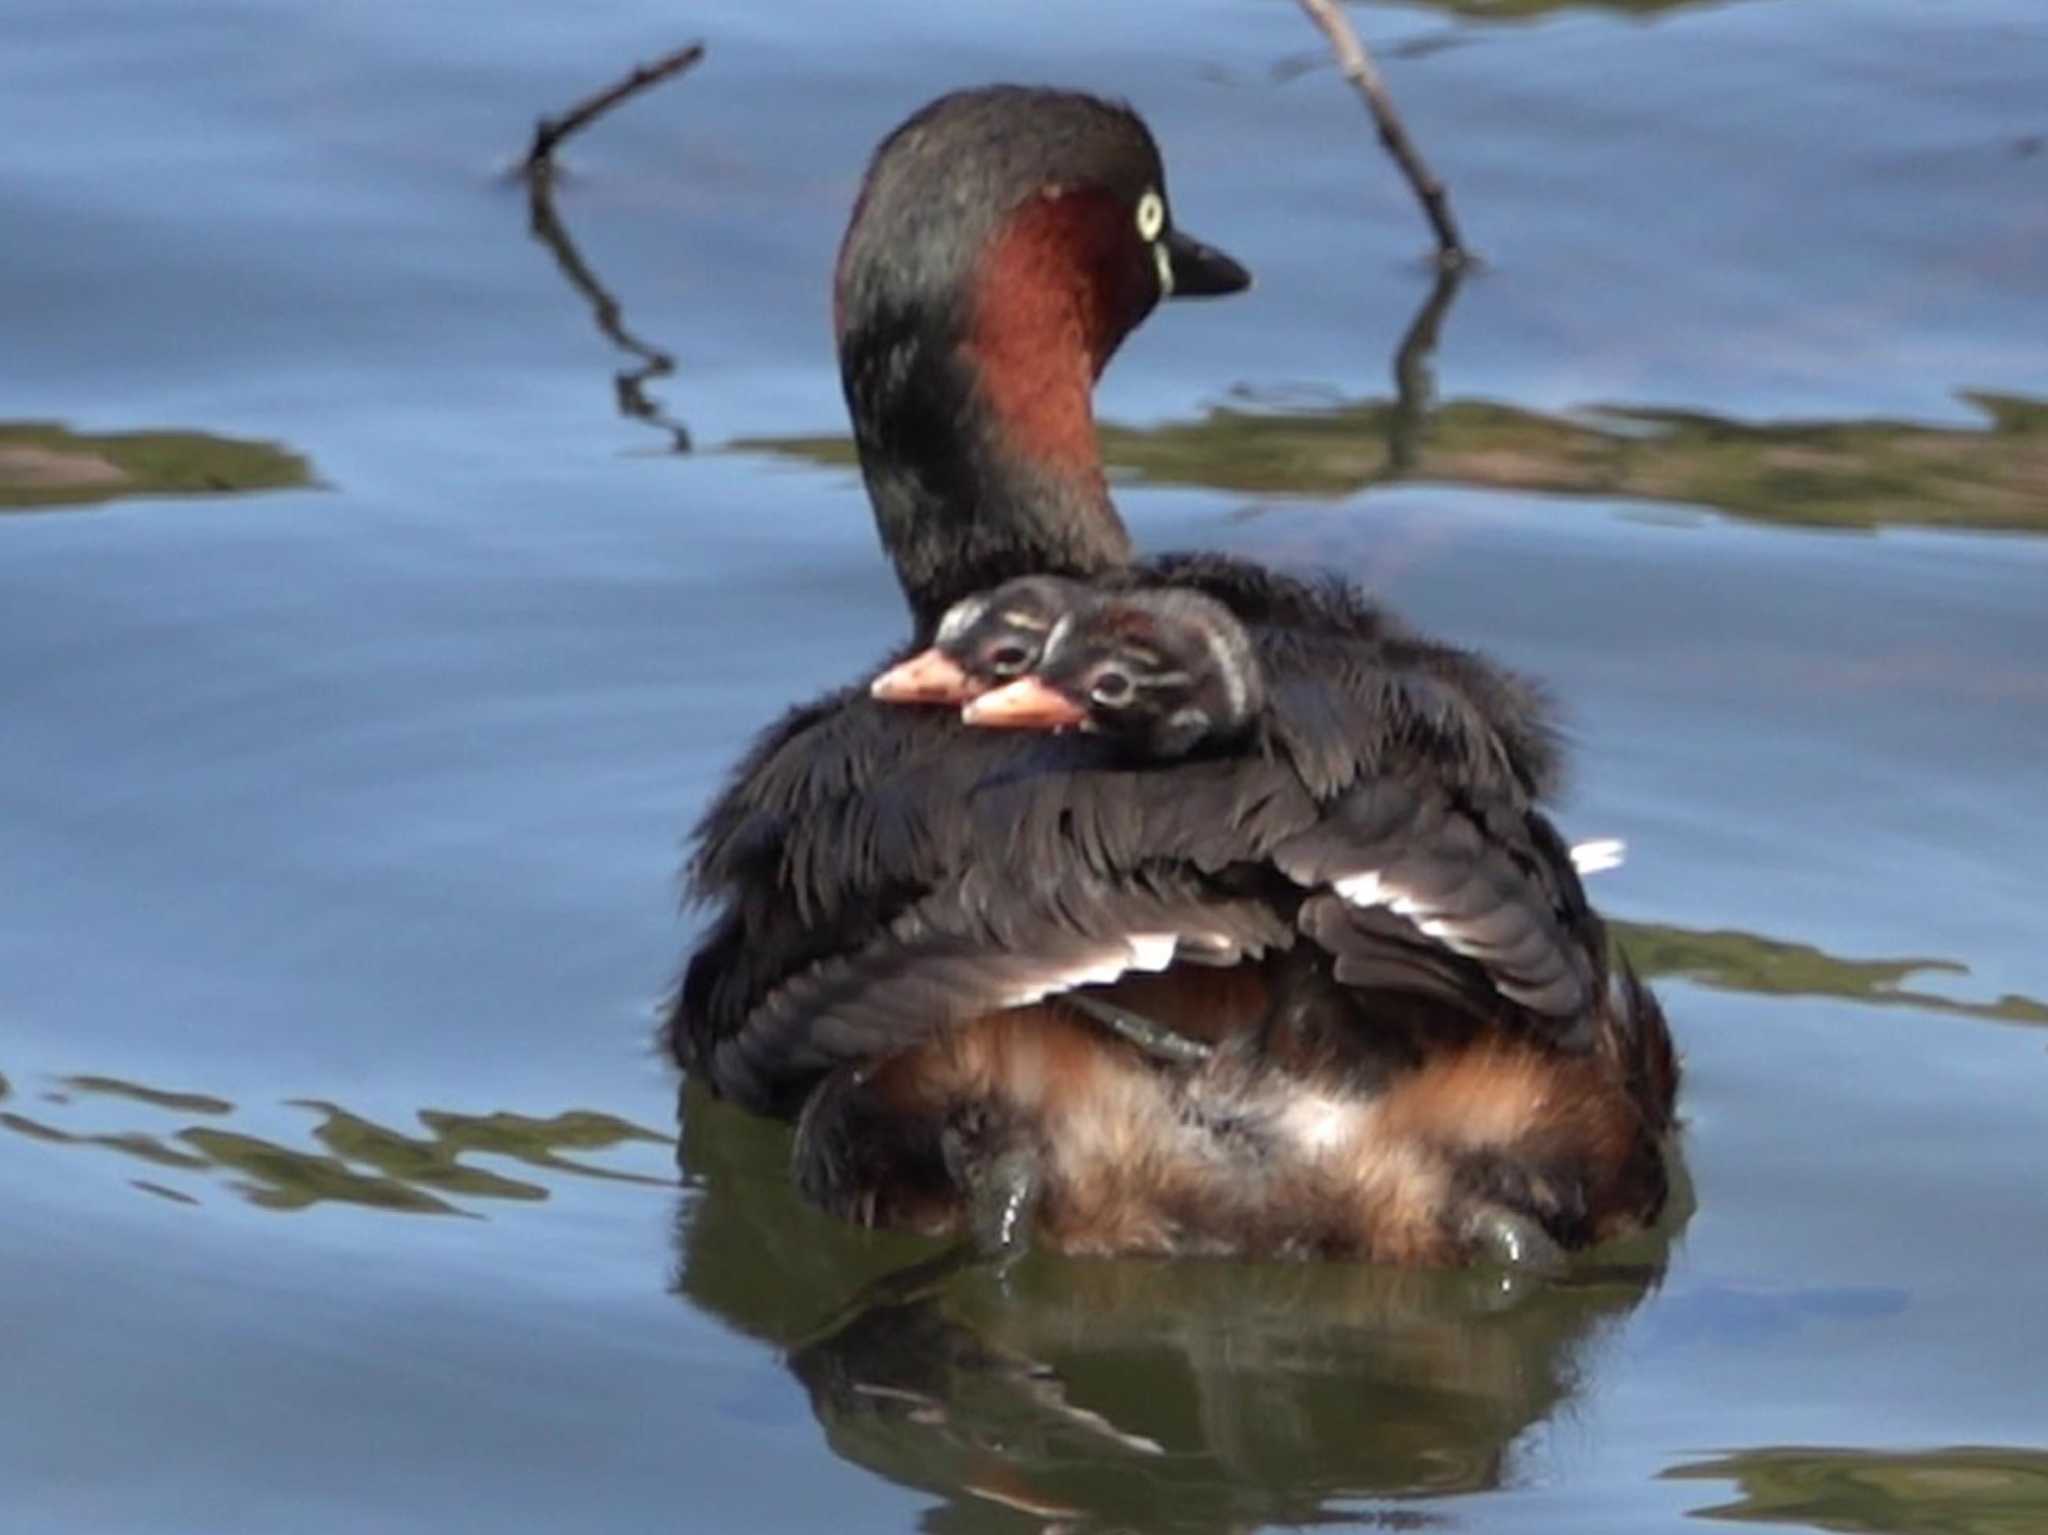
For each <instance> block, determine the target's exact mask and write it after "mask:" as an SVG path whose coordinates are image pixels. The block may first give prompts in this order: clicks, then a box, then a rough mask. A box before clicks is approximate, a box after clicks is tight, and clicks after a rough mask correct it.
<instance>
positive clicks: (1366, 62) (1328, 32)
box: [1301, 0, 1471, 268]
mask: <svg viewBox="0 0 2048 1535" xmlns="http://www.w3.org/2000/svg"><path fill="white" fill-rule="evenodd" d="M1301 8H1302V9H1303V10H1304V11H1307V12H1308V15H1309V20H1311V21H1313V22H1314V23H1315V24H1316V25H1317V26H1318V27H1320V28H1322V31H1323V36H1325V37H1327V38H1328V39H1329V40H1330V51H1331V52H1332V53H1334V54H1335V55H1336V56H1337V67H1338V68H1339V69H1341V70H1343V71H1344V78H1345V79H1347V80H1349V81H1350V82H1351V83H1352V84H1353V85H1355V86H1357V87H1358V94H1359V95H1360V96H1362V97H1364V98H1365V105H1366V109H1367V110H1368V111H1370V112H1371V113H1372V120H1373V122H1374V123H1375V124H1376V125H1377V126H1378V128H1379V131H1380V143H1382V144H1383V145H1385V146H1386V150H1387V153H1388V154H1390V155H1392V156H1393V157H1394V163H1395V164H1396V165H1398V166H1400V167H1401V174H1402V175H1404V176H1406V177H1407V178H1408V185H1409V186H1411V187H1413V188H1414V189H1415V196H1416V200H1417V201H1419V202H1420V203H1421V204H1422V211H1423V214H1424V215H1425V216H1426V217H1427V218H1428V219H1429V226H1430V228H1431V229H1433V230H1435V231H1436V259H1437V264H1438V265H1439V266H1443V267H1447V268H1448V267H1461V266H1463V265H1465V264H1466V262H1468V261H1469V260H1471V255H1470V253H1469V252H1468V251H1467V250H1466V249H1465V243H1464V241H1463V240H1461V239H1460V238H1459V236H1458V226H1457V223H1456V221H1455V220H1453V219H1452V217H1451V199H1450V194H1449V193H1448V192H1447V191H1445V189H1444V184H1443V183H1442V182H1441V181H1439V180H1437V178H1436V175H1435V173H1434V172H1432V171H1431V170H1430V168H1429V167H1428V166H1427V165H1425V164H1423V162H1422V155H1421V153H1420V152H1419V151H1418V150H1417V149H1416V147H1415V141H1414V140H1413V139H1411V138H1409V137H1408V130H1407V128H1405V127H1404V126H1402V123H1401V114H1400V113H1399V112H1397V111H1395V110H1394V98H1393V97H1392V96H1390V95H1388V94H1387V83H1386V81H1384V80H1382V79H1381V78H1380V72H1379V70H1378V69H1376V68H1374V67H1373V62H1372V56H1371V55H1370V54H1368V53H1367V52H1366V51H1365V44H1364V43H1362V42H1360V41H1359V40H1358V34H1357V33H1356V32H1354V31H1353V30H1352V29H1351V23H1350V22H1349V21H1348V20H1346V19H1345V16H1344V13H1343V12H1342V11H1340V10H1338V9H1337V6H1336V4H1335V3H1334V0H1301Z"/></svg>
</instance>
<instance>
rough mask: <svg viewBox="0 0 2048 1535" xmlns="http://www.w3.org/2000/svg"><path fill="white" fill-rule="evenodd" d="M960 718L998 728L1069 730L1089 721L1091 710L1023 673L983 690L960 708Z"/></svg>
mask: <svg viewBox="0 0 2048 1535" xmlns="http://www.w3.org/2000/svg"><path fill="white" fill-rule="evenodd" d="M960 718H961V719H962V720H963V721H965V722H966V723H967V724H969V725H984V726H991V727H994V728H996V729H998V730H1067V729H1070V728H1072V727H1073V726H1076V725H1080V724H1084V723H1086V721H1087V719H1088V711H1087V710H1086V709H1084V708H1082V707H1081V706H1080V705H1079V704H1077V703H1075V702H1074V701H1073V699H1071V698H1069V697H1067V695H1066V694H1064V693H1062V692H1060V691H1059V690H1058V689H1057V688H1049V687H1047V686H1046V685H1045V684H1044V683H1042V682H1040V681H1039V680H1038V679H1037V678H1036V677H1020V678H1018V679H1017V680H1016V681H1015V682H1012V683H1010V684H1008V685H1007V686H1004V687H999V688H997V689H996V690H995V691H994V692H993V693H984V694H982V695H981V696H980V697H979V698H977V699H975V700H974V702H973V703H971V704H969V705H968V706H967V707H966V708H964V709H962V710H961V711H960Z"/></svg>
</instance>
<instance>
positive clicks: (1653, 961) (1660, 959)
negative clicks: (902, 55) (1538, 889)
mask: <svg viewBox="0 0 2048 1535" xmlns="http://www.w3.org/2000/svg"><path fill="white" fill-rule="evenodd" d="M1609 927H1610V928H1611V930H1612V931H1613V934H1614V938H1615V942H1616V943H1617V944H1619V945H1620V947H1621V950H1622V952H1623V953H1625V954H1626V955H1627V956H1628V958H1629V962H1630V963H1631V964H1633V965H1634V966H1635V967H1636V969H1637V971H1638V972H1639V973H1641V974H1642V975H1644V976H1646V977H1649V978H1652V979H1654V978H1656V977H1659V976H1671V977H1674V978H1677V979H1682V980H1688V981H1693V982H1695V983H1697V984H1699V985H1701V986H1711V987H1713V988H1715V989H1716V990H1719V991H1746V992H1751V993H1754V994H1757V995H1762V996H1779V997H1842V998H1846V999H1847V1000H1849V1001H1852V1002H1860V1003H1864V1004H1866V1005H1868V1006H1871V1007H1910V1008H1917V1009H1919V1010H1921V1011H1923V1012H1930V1013H1948V1014H1953V1015H1955V1016H1957V1017H1963V1018H1980V1019H1983V1020H1985V1021H1986V1022H1990V1023H2020V1024H2036V1025H2042V1024H2048V1003H2042V1002H2039V1001H2036V1000H2035V999H2034V998H2032V997H2023V996H2020V995H2018V994H2016V993H2010V992H2009V993H2007V994H2006V995H2004V996H2002V997H1999V998H1997V999H1996V1000H1995V1001H1990V1002H1968V1001H1962V1000H1959V999H1957V998H1954V997H1945V996H1942V995H1940V994H1939V993H1936V992H1931V991H1925V990H1917V989H1915V988H1913V987H1911V986H1909V985H1908V984H1907V982H1909V981H1910V980H1911V979H1912V978H1913V977H1914V976H1917V975H1950V976H1965V975H1968V974H1969V973H1970V970H1969V966H1967V965H1963V964H1959V963H1957V962H1956V961H1955V960H1952V959H1928V958H1922V957H1919V956H1909V957H1906V958H1901V959H1844V958H1841V957H1839V956H1837V955H1833V954H1828V953H1826V952H1824V951H1822V950H1820V949H1817V948H1815V947H1813V946H1812V945H1811V944H1805V943H1790V942H1787V941H1786V940H1784V939H1782V938H1766V937H1764V936H1763V935H1762V934H1760V933H1744V932H1738V931H1736V930H1733V929H1717V930H1709V931H1697V930H1693V929H1689V928H1682V927H1670V926H1667V925H1665V924H1662V923H1656V922H1619V921H1617V922H1612V923H1610V924H1609Z"/></svg>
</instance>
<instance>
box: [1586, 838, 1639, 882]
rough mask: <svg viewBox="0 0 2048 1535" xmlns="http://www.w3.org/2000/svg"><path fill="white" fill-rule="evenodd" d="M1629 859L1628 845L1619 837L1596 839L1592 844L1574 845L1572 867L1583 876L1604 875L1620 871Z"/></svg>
mask: <svg viewBox="0 0 2048 1535" xmlns="http://www.w3.org/2000/svg"><path fill="white" fill-rule="evenodd" d="M1627 857H1628V844H1627V843H1626V842H1624V841H1622V840H1621V838H1619V837H1596V838H1594V839H1593V840H1592V841H1591V842H1574V843H1573V844H1572V867H1573V868H1574V869H1577V870H1578V871H1579V872H1580V873H1581V874H1604V873H1606V872H1607V871H1608V870H1609V869H1618V868H1620V867H1621V865H1622V861H1623V860H1624V859H1626V858H1627Z"/></svg>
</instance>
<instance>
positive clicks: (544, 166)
mask: <svg viewBox="0 0 2048 1535" xmlns="http://www.w3.org/2000/svg"><path fill="white" fill-rule="evenodd" d="M703 57H704V45H703V44H702V43H691V44H689V45H688V46H686V47H682V48H678V49H676V51H675V52H673V53H665V54H663V55H662V56H661V57H660V58H658V59H656V60H655V61H654V62H653V63H652V64H640V65H636V66H635V67H634V70H633V72H632V73H631V74H629V75H627V76H626V78H625V79H623V80H621V81H619V82H618V83H617V84H616V85H612V86H608V87H607V88H605V89H604V90H601V91H599V92H597V94H596V95H594V96H586V97H584V98H583V100H581V101H579V102H577V103H576V105H575V106H573V107H571V108H569V110H568V111H566V112H564V113H563V114H562V115H561V116H560V117H543V118H541V119H540V121H538V122H537V123H535V124H534V125H533V147H532V148H531V149H529V150H527V151H526V161H525V165H524V169H525V172H526V174H527V176H529V177H538V176H545V175H547V174H548V173H549V171H550V170H551V169H552V168H553V163H552V161H551V160H550V159H549V157H550V156H551V155H553V154H554V152H555V146H556V145H557V144H559V143H561V142H562V140H564V139H566V138H567V137H568V136H569V135H570V134H572V133H574V132H575V131H576V130H577V129H579V128H581V127H582V126H583V125H584V124H586V123H588V122H590V121H591V120H592V119H593V118H596V117H601V116H603V115H604V114H605V113H606V112H609V111H610V110H611V109H612V108H613V107H615V106H617V105H618V104H619V103H620V102H622V101H624V100H625V99H626V98H627V97H628V96H634V95H638V94H639V93H640V92H641V91H644V90H646V89H647V87H648V86H650V85H656V84H659V83H660V82H661V81H663V80H666V79H668V78H669V77H670V76H671V75H679V74H681V73H682V72H683V71H684V70H686V69H688V68H689V67H690V66H691V65H692V64H695V63H696V62H697V61H698V60H699V59H701V58H703Z"/></svg>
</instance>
